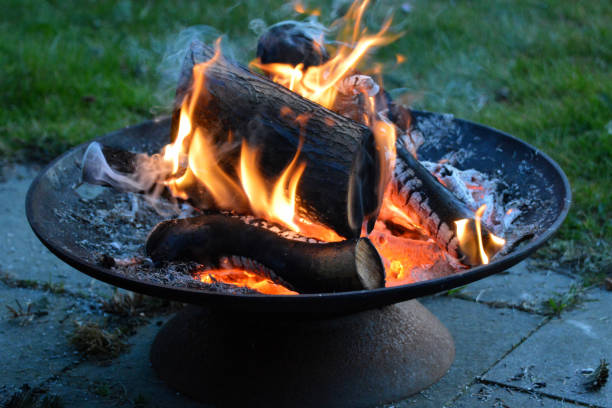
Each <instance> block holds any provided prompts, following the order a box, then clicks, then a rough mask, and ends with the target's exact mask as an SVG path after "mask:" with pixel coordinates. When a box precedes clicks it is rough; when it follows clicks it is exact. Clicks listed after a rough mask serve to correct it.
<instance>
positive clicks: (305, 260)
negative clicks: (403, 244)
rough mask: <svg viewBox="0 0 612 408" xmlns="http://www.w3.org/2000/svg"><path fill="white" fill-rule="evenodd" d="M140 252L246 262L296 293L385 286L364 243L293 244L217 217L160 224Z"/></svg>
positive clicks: (157, 257)
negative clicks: (267, 271) (232, 258)
mask: <svg viewBox="0 0 612 408" xmlns="http://www.w3.org/2000/svg"><path fill="white" fill-rule="evenodd" d="M146 253H147V255H148V256H149V257H151V259H153V261H154V262H156V263H161V262H172V261H193V262H199V263H202V264H205V265H211V264H215V263H217V262H218V261H219V259H221V258H222V257H224V256H241V257H245V258H249V259H252V260H254V261H256V262H258V263H260V264H261V265H263V266H265V267H266V268H269V269H271V270H272V271H274V273H276V274H277V275H278V276H279V277H280V278H281V279H283V280H284V281H286V282H287V283H289V284H290V285H292V286H293V287H294V288H295V289H297V290H298V291H299V292H300V293H321V292H340V291H351V290H362V289H375V288H380V287H383V286H384V282H385V278H384V277H385V271H384V266H383V263H382V260H381V258H380V256H379V254H378V252H377V251H376V248H374V246H373V245H372V243H371V242H370V240H369V239H367V238H352V239H349V240H346V241H342V242H334V243H307V242H301V241H293V240H289V239H286V238H283V237H281V236H280V235H278V234H276V233H274V232H272V231H269V230H267V229H264V228H260V227H256V226H253V225H249V224H246V223H245V222H243V221H241V220H240V219H238V218H235V217H230V216H226V215H221V214H213V215H202V216H199V217H194V218H186V219H178V220H169V221H164V222H161V223H160V224H158V225H157V226H156V227H155V228H154V229H153V231H151V233H150V234H149V237H148V238H147V243H146Z"/></svg>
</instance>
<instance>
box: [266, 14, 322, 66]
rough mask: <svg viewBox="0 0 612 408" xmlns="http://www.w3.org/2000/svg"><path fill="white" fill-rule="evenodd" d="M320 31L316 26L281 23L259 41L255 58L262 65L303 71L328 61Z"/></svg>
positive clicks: (269, 30)
mask: <svg viewBox="0 0 612 408" xmlns="http://www.w3.org/2000/svg"><path fill="white" fill-rule="evenodd" d="M322 41H323V28H322V27H320V26H319V25H317V24H315V23H310V22H299V21H283V22H280V23H278V24H275V25H273V26H271V27H270V28H269V29H268V31H266V32H265V33H264V34H262V36H261V37H259V41H258V42H257V57H258V58H259V59H260V61H261V62H262V63H263V64H270V63H283V64H291V65H293V66H296V65H298V64H303V66H304V69H308V67H310V66H313V65H315V66H316V65H321V64H323V63H325V62H327V60H329V54H327V50H326V49H325V46H324V45H323V43H322Z"/></svg>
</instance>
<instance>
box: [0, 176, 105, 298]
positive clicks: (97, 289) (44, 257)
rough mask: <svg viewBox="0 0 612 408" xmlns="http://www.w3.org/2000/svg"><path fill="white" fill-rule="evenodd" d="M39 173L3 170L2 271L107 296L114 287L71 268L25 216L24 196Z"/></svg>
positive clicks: (0, 187)
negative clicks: (35, 230) (45, 241)
mask: <svg viewBox="0 0 612 408" xmlns="http://www.w3.org/2000/svg"><path fill="white" fill-rule="evenodd" d="M36 174H37V171H36V170H35V169H33V168H29V167H23V166H17V167H14V168H11V169H4V173H3V178H4V180H3V182H2V183H0V248H2V259H1V260H0V269H1V270H2V271H3V272H7V273H9V274H10V275H12V276H14V277H15V278H17V279H28V280H36V281H39V282H50V283H54V284H63V285H64V287H65V288H66V289H68V290H73V291H86V292H92V293H96V294H104V295H108V294H110V293H111V292H112V286H110V285H107V284H105V283H102V282H100V281H96V280H94V279H92V278H90V277H89V276H87V275H85V274H83V273H81V272H79V271H77V270H75V269H73V268H71V267H69V266H68V265H66V264H65V263H64V262H62V261H61V260H59V259H58V258H57V257H56V256H55V255H53V254H52V253H51V252H50V251H49V250H48V249H47V248H45V246H44V245H43V244H42V243H41V242H40V241H39V240H38V238H36V236H35V235H34V232H33V231H32V229H31V228H30V225H29V224H28V221H27V218H26V215H25V197H26V193H27V191H28V188H29V187H30V184H31V182H32V180H34V178H35V177H36Z"/></svg>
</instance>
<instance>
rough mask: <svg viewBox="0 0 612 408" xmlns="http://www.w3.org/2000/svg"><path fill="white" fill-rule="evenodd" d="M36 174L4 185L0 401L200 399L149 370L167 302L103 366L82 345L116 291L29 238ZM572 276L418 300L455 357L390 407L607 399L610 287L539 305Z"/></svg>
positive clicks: (187, 403)
mask: <svg viewBox="0 0 612 408" xmlns="http://www.w3.org/2000/svg"><path fill="white" fill-rule="evenodd" d="M35 174H36V170H35V169H32V168H25V167H19V168H15V169H12V170H7V171H5V172H4V179H3V180H2V182H1V183H0V247H1V248H2V249H3V251H2V252H3V257H2V259H1V260H0V276H1V278H2V279H1V281H0V299H1V301H0V303H3V305H2V306H0V308H1V309H2V312H0V348H1V350H2V352H1V353H0V365H1V366H2V368H3V370H2V377H1V380H0V406H4V404H5V403H6V402H7V401H8V400H9V399H10V398H11V396H12V395H13V394H14V393H15V392H17V391H18V389H19V388H20V387H22V386H23V385H24V384H28V385H29V386H30V387H31V388H32V389H35V390H36V392H37V393H38V394H40V395H57V396H59V397H60V399H61V401H62V402H63V404H64V406H66V407H73V406H74V407H76V406H79V407H108V406H139V407H174V406H180V407H197V406H202V405H201V404H198V403H196V402H194V401H192V400H190V399H188V398H186V397H183V396H181V395H179V394H177V393H176V392H174V391H173V390H171V389H170V388H168V387H167V386H166V385H165V384H164V383H163V382H161V381H160V380H159V379H158V378H157V377H156V375H155V373H154V371H153V370H152V368H151V365H150V363H149V357H148V353H149V347H150V344H151V342H152V340H153V338H154V336H155V334H156V333H157V331H158V330H159V326H161V325H162V324H163V323H164V322H165V321H167V320H168V319H169V318H170V316H171V315H168V314H164V313H163V310H162V311H161V312H160V311H152V312H151V313H143V316H142V319H141V324H139V325H137V326H136V327H135V328H134V329H133V331H132V332H131V333H130V335H129V336H127V342H128V343H129V345H130V347H129V348H128V350H127V351H126V352H124V353H123V354H121V355H120V356H119V357H116V358H114V359H111V360H106V361H104V362H101V361H96V360H91V359H87V358H84V357H83V356H82V355H81V354H79V353H78V352H77V351H76V350H75V348H74V346H73V345H72V344H71V342H70V336H71V335H72V333H73V331H74V328H75V326H76V324H77V323H75V322H80V323H81V324H82V323H86V322H92V321H93V322H100V321H103V320H104V318H105V316H104V315H103V313H102V312H101V306H100V305H101V304H102V302H103V301H104V300H108V299H109V298H110V297H111V296H112V294H113V293H114V288H113V287H111V286H109V285H106V284H104V283H101V282H98V281H95V280H92V279H91V278H89V277H88V276H86V275H84V274H82V273H80V272H78V271H76V270H74V269H72V268H70V267H68V266H66V265H65V264H64V263H62V262H61V261H59V260H58V259H57V258H55V257H54V256H53V255H52V254H50V253H49V251H48V250H47V249H46V248H44V247H43V245H42V244H40V242H39V241H38V239H37V238H36V237H35V236H34V234H33V233H32V231H31V229H30V227H29V225H28V224H27V221H26V218H25V213H24V201H25V194H26V192H27V188H28V187H29V184H30V182H31V181H32V179H33V177H34V176H35ZM571 275H572V274H571V271H567V273H564V274H561V273H557V272H554V271H548V270H543V269H536V268H533V267H531V266H530V264H529V263H528V262H523V263H521V264H519V265H517V266H516V267H514V268H512V269H511V270H509V271H506V272H504V273H500V274H497V275H494V276H492V277H489V278H487V279H484V280H481V281H479V282H475V283H473V284H471V285H469V286H466V287H464V288H461V289H459V290H454V291H452V292H451V293H449V294H444V295H438V296H432V297H427V298H423V299H421V301H422V303H423V304H424V305H425V306H426V307H427V308H429V309H430V310H431V311H432V312H433V313H434V314H435V315H436V316H438V317H439V318H440V320H441V321H442V322H443V323H444V324H445V325H446V326H447V327H448V329H449V330H450V332H451V333H452V335H453V337H454V339H455V345H456V351H457V352H456V359H455V362H454V363H453V365H452V367H451V369H450V371H449V372H448V373H447V375H446V376H445V377H444V378H442V380H441V381H439V382H438V383H437V384H435V385H433V386H432V387H430V388H429V389H427V390H425V391H423V392H421V393H420V394H418V395H415V396H412V397H410V398H408V399H406V400H404V401H401V402H397V403H394V404H389V405H386V406H385V407H402V408H404V407H449V408H450V407H555V408H557V407H578V406H581V407H584V406H592V407H612V381H609V382H608V383H607V384H606V385H604V386H603V387H601V388H600V389H598V390H588V389H587V388H586V387H585V386H584V385H583V382H584V381H585V378H586V375H587V374H588V372H589V370H591V369H594V368H596V367H597V365H598V364H599V362H600V360H601V359H606V360H607V361H612V321H611V319H612V292H609V291H605V290H603V289H599V288H593V289H590V290H588V291H587V292H586V293H581V294H579V296H581V297H582V298H583V299H584V300H586V301H583V302H581V303H579V304H578V306H577V307H575V308H572V309H568V310H563V311H562V312H561V314H560V316H555V317H552V316H549V315H547V309H546V308H545V307H544V306H543V305H544V303H545V302H547V301H548V299H551V298H553V299H556V298H558V296H559V294H562V293H569V292H571V291H572V290H573V289H575V288H576V286H575V285H576V284H577V282H576V281H574V280H573V279H572V278H571V277H570V276H571ZM28 304H30V306H29V309H28ZM5 306H8V307H10V308H11V309H12V310H9V309H8V308H7V307H5Z"/></svg>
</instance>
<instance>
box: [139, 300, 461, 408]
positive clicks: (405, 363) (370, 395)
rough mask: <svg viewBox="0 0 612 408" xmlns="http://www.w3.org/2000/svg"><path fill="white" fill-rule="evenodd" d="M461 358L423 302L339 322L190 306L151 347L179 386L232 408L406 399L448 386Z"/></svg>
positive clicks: (159, 366)
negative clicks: (443, 380) (445, 382)
mask: <svg viewBox="0 0 612 408" xmlns="http://www.w3.org/2000/svg"><path fill="white" fill-rule="evenodd" d="M454 356H455V347H454V343H453V340H452V337H451V336H450V334H449V332H448V330H447V329H446V328H445V327H444V326H443V325H442V323H440V321H439V320H438V319H437V318H436V317H435V316H434V315H433V314H431V313H430V312H429V311H428V310H427V309H425V308H424V307H423V306H422V305H421V304H420V303H419V302H418V301H416V300H411V301H408V302H404V303H399V304H396V305H392V306H387V307H384V308H380V309H374V310H368V311H365V312H360V313H355V314H351V315H346V316H336V317H331V318H330V317H321V316H317V317H303V316H296V315H284V314H249V313H244V312H233V311H227V310H215V309H205V308H201V307H196V306H189V307H187V308H185V309H184V310H183V311H181V312H179V313H178V314H177V315H176V316H175V317H174V318H173V319H172V320H170V321H169V322H168V323H166V325H165V326H164V327H163V328H162V329H161V331H160V332H159V334H158V335H157V337H156V338H155V340H154V342H153V345H152V348H151V362H152V363H153V367H154V368H155V370H156V371H157V373H158V375H159V376H160V377H161V378H162V379H163V380H165V381H166V382H167V383H168V384H169V385H170V386H171V387H173V388H174V389H176V390H178V391H180V392H181V393H183V394H185V395H188V396H190V397H192V398H194V399H196V400H199V401H202V402H206V403H209V404H212V405H214V406H224V407H225V406H241V407H244V406H266V407H272V406H290V407H315V406H316V407H328V406H329V407H331V406H333V407H340V406H342V407H362V406H373V405H377V404H382V403H388V402H393V401H398V400H401V399H403V398H405V397H408V396H410V395H412V394H414V393H417V392H418V391H420V390H422V389H424V388H426V387H428V386H430V385H431V384H433V383H435V382H436V381H438V380H439V379H440V378H441V377H442V376H443V375H444V374H445V373H446V372H447V370H448V368H449V367H450V365H451V363H452V362H453V359H454Z"/></svg>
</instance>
